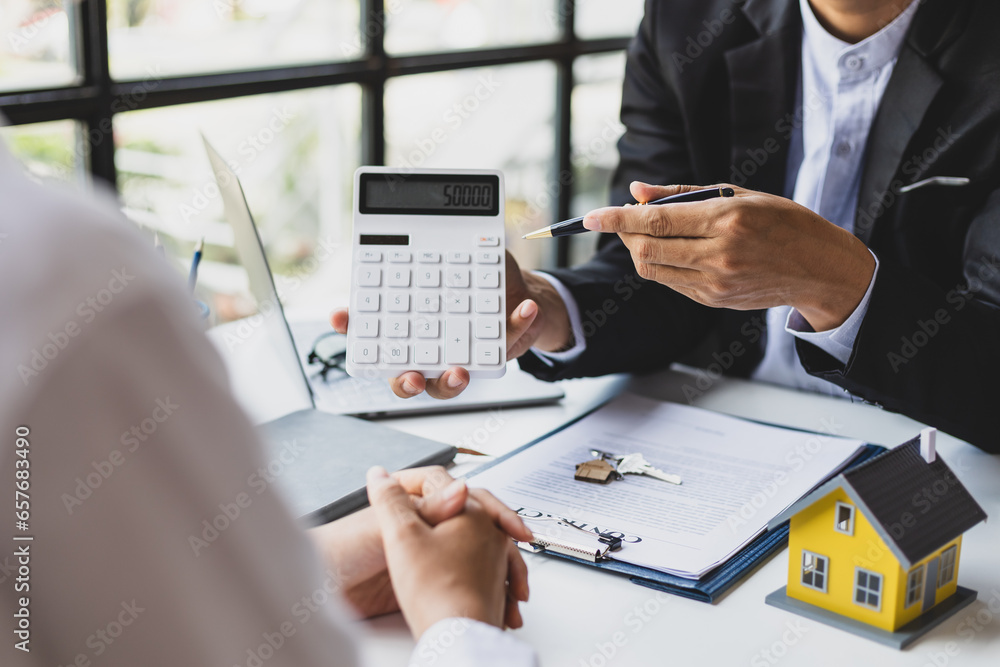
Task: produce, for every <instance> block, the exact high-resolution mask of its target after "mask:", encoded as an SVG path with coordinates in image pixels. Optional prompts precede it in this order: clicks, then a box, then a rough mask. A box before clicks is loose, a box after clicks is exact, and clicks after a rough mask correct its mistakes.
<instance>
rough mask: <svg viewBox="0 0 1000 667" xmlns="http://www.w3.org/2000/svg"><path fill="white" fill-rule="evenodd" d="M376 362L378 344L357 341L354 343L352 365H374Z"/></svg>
mask: <svg viewBox="0 0 1000 667" xmlns="http://www.w3.org/2000/svg"><path fill="white" fill-rule="evenodd" d="M376 361H378V344H377V343H375V342H374V341H373V342H370V343H369V342H365V341H357V342H355V343H354V363H356V364H374V363H375V362H376Z"/></svg>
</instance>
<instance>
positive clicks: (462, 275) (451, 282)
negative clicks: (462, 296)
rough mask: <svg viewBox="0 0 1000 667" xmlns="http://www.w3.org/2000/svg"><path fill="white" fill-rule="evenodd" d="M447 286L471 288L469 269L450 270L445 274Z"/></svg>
mask: <svg viewBox="0 0 1000 667" xmlns="http://www.w3.org/2000/svg"><path fill="white" fill-rule="evenodd" d="M444 281H445V284H446V285H447V286H448V287H468V286H469V270H468V269H448V271H447V272H446V273H445V279H444Z"/></svg>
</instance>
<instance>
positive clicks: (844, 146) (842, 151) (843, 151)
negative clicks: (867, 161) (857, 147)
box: [836, 141, 851, 157]
mask: <svg viewBox="0 0 1000 667" xmlns="http://www.w3.org/2000/svg"><path fill="white" fill-rule="evenodd" d="M836 150H837V155H838V156H840V157H846V156H848V155H850V154H851V144H850V143H849V142H847V141H841V142H840V143H839V144H837V149H836Z"/></svg>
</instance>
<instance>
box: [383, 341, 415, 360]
mask: <svg viewBox="0 0 1000 667" xmlns="http://www.w3.org/2000/svg"><path fill="white" fill-rule="evenodd" d="M409 349H410V348H409V346H408V345H407V344H406V343H386V344H385V347H384V348H383V352H382V353H383V354H384V355H385V362H386V363H387V364H405V363H406V359H407V357H408V356H409V355H408V352H409Z"/></svg>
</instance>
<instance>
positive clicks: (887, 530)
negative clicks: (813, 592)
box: [768, 438, 986, 569]
mask: <svg viewBox="0 0 1000 667" xmlns="http://www.w3.org/2000/svg"><path fill="white" fill-rule="evenodd" d="M837 488H842V489H844V491H845V492H846V493H847V495H848V497H850V499H851V500H852V501H853V502H854V504H855V505H856V506H857V508H858V509H859V510H860V511H861V512H863V513H864V514H865V516H866V517H868V520H869V521H870V522H871V524H872V526H873V527H874V528H875V531H876V532H877V533H878V534H879V537H881V538H882V541H883V542H885V544H886V546H888V547H889V550H890V551H892V553H893V555H895V556H896V558H897V559H898V560H899V562H900V563H901V564H902V565H903V567H905V568H906V569H909V568H911V567H912V566H913V564H914V563H917V562H919V561H920V560H921V559H923V558H925V557H927V556H929V555H930V554H931V553H933V552H934V551H935V550H936V549H939V548H940V547H941V546H942V545H944V544H947V543H948V542H950V541H951V540H953V539H955V538H956V537H958V536H959V535H961V534H962V533H964V532H965V531H967V530H969V529H970V528H972V527H973V526H975V525H976V524H977V523H979V522H980V521H985V520H986V512H984V511H983V508H982V507H980V506H979V503H977V502H976V501H975V499H974V498H973V497H972V496H971V495H970V494H969V491H968V490H967V489H966V488H965V486H964V485H963V484H962V482H960V481H959V480H958V478H957V477H955V473H953V472H952V471H951V468H949V467H948V464H947V463H945V462H944V460H943V459H942V458H941V457H940V456H936V457H935V458H934V460H933V461H932V462H931V463H928V462H927V461H926V460H925V459H924V457H923V456H921V453H920V438H914V439H913V440H910V441H908V442H905V443H903V444H902V445H899V446H898V447H895V448H894V449H890V450H889V451H887V452H885V453H884V454H880V455H879V456H876V457H875V458H873V459H871V460H869V461H866V462H865V463H862V464H861V465H859V466H856V467H854V468H851V469H849V470H846V471H844V472H842V473H841V474H839V475H837V476H836V477H834V478H833V479H831V480H830V481H828V482H826V483H825V484H823V485H821V486H820V487H818V488H817V489H815V490H814V491H813V492H812V493H809V494H808V495H806V496H805V497H803V498H802V499H801V500H799V501H798V502H796V503H795V504H793V505H792V506H791V507H789V508H788V509H786V510H785V511H784V512H782V513H781V514H779V515H778V516H777V517H775V518H774V519H773V520H772V521H771V522H770V523H769V524H768V527H769V528H770V527H773V526H776V525H777V524H780V523H783V522H785V521H787V520H788V519H790V518H791V517H792V516H793V515H795V514H797V513H798V512H799V511H800V510H803V509H805V508H806V507H808V506H810V505H812V504H813V503H814V502H816V501H817V500H819V499H821V498H823V497H825V496H827V495H828V494H829V493H831V492H832V491H834V490H836V489H837Z"/></svg>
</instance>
